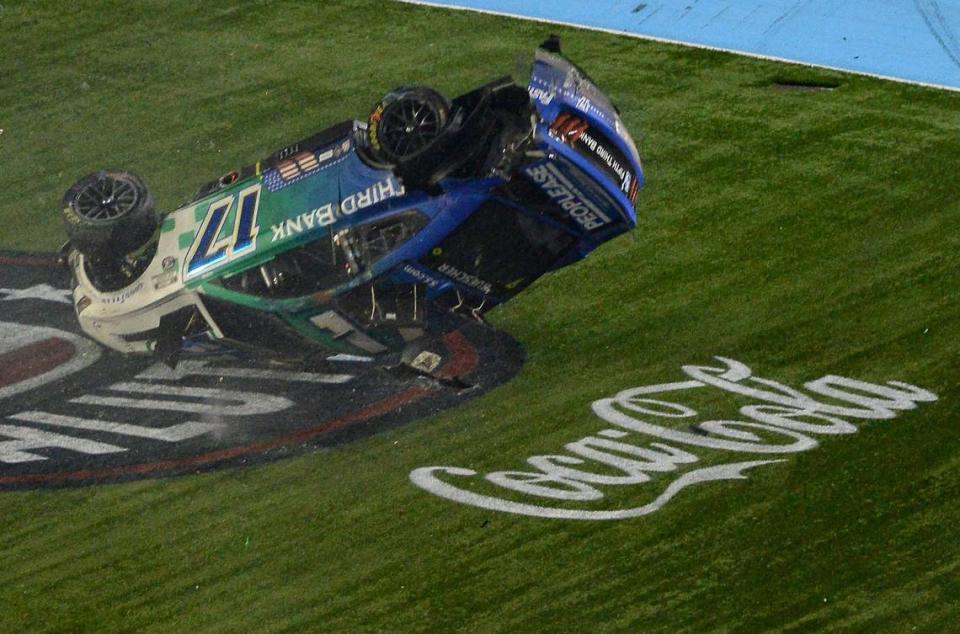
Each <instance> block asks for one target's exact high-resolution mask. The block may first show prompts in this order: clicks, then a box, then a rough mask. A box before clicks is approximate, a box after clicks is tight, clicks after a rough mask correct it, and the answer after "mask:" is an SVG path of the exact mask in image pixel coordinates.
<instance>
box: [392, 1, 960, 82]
mask: <svg viewBox="0 0 960 634" xmlns="http://www.w3.org/2000/svg"><path fill="white" fill-rule="evenodd" d="M403 1H405V2H410V3H412V4H425V5H432V6H444V7H451V8H468V9H474V10H481V11H486V12H493V13H500V14H505V15H512V16H516V17H526V18H532V19H536V20H542V21H548V22H556V23H564V24H570V25H576V26H584V27H587V28H593V29H600V30H605V31H613V32H617V33H623V34H626V35H632V36H637V37H642V38H651V39H660V40H667V41H671V42H677V43H681V44H691V45H695V46H703V47H709V48H718V49H723V50H728V51H733V52H738V53H744V54H748V55H755V56H762V57H770V58H776V59H782V60H788V61H794V62H799V63H803V64H811V65H816V66H823V67H828V68H835V69H841V70H847V71H852V72H856V73H864V74H869V75H876V76H881V77H886V78H891V79H897V80H901V81H908V82H916V83H922V84H928V85H933V86H937V87H942V88H949V89H952V90H960V36H958V32H960V2H957V1H956V0H884V1H883V2H878V1H876V0H873V1H870V0H646V1H645V2H640V1H638V0H632V1H630V2H627V1H626V0H591V1H590V2H584V1H583V0H552V1H551V2H543V1H542V0H430V1H420V0H403ZM545 31H546V29H545Z"/></svg>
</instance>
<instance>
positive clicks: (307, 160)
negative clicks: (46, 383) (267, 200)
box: [263, 140, 350, 192]
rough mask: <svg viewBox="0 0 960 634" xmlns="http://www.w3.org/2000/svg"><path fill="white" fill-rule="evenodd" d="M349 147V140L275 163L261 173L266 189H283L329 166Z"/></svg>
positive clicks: (340, 157) (341, 156) (272, 190)
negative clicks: (272, 166) (273, 166)
mask: <svg viewBox="0 0 960 634" xmlns="http://www.w3.org/2000/svg"><path fill="white" fill-rule="evenodd" d="M349 149H350V141H349V140H347V141H344V142H343V143H340V144H337V145H334V146H330V147H326V148H324V149H322V150H319V151H315V152H309V151H304V152H299V153H298V154H295V155H293V156H291V157H290V158H287V159H284V160H282V161H280V162H279V163H277V166H276V167H275V168H273V169H268V170H266V171H265V172H264V174H263V182H264V184H265V185H266V186H267V189H268V190H270V191H271V192H275V191H277V190H279V189H283V188H284V187H286V186H287V185H292V184H293V183H295V182H297V181H299V180H301V179H303V178H305V177H307V176H309V175H310V174H311V173H313V172H316V171H317V170H318V169H320V168H321V167H329V166H330V165H334V164H336V163H338V162H339V160H334V159H342V158H343V155H344V154H346V153H347V151H348V150H349Z"/></svg>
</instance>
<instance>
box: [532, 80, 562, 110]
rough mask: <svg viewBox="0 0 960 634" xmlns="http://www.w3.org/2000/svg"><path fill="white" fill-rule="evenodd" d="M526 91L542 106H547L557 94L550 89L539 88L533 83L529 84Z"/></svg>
mask: <svg viewBox="0 0 960 634" xmlns="http://www.w3.org/2000/svg"><path fill="white" fill-rule="evenodd" d="M527 91H528V92H529V93H530V97H531V98H532V99H534V100H536V101H539V102H540V103H541V104H543V105H544V106H549V105H550V104H551V103H553V100H554V98H555V97H556V96H557V93H555V92H554V91H552V90H549V89H546V88H540V87H538V86H534V85H531V86H529V87H528V88H527Z"/></svg>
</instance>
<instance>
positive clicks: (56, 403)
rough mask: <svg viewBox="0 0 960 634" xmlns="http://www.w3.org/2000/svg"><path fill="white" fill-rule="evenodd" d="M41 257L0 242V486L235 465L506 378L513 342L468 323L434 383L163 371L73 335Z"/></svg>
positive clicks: (335, 369)
mask: <svg viewBox="0 0 960 634" xmlns="http://www.w3.org/2000/svg"><path fill="white" fill-rule="evenodd" d="M67 283H68V279H67V274H66V272H65V271H63V270H62V269H61V268H59V267H58V266H57V265H56V262H55V260H54V259H53V257H52V256H46V255H30V254H14V253H0V490H3V489H6V490H9V489H22V488H37V487H50V486H80V485H89V484H95V483H104V482H119V481H125V480H131V479H138V478H150V477H167V476H173V475H181V474H186V473H194V472H198V471H204V470H208V469H214V468H221V467H227V466H238V465H241V464H248V463H252V462H257V461H262V460H272V459H277V458H282V457H285V456H290V455H295V454H297V453H300V452H303V451H304V450H309V449H311V448H316V447H323V446H332V445H337V444H341V443H344V442H349V441H351V440H355V439H358V438H362V437H365V436H368V435H370V434H372V433H375V432H377V431H380V430H383V429H386V428H389V427H395V426H399V425H403V424H406V423H409V422H412V421H414V420H417V419H419V418H423V417H425V416H429V415H432V414H435V413H437V412H439V411H441V410H444V409H448V408H451V407H455V406H456V405H458V404H460V403H462V402H464V401H465V400H467V399H470V398H473V397H475V396H478V395H480V394H482V393H484V392H485V391H487V390H488V389H490V388H492V387H494V386H496V385H498V384H500V383H503V382H505V381H507V380H509V379H510V378H512V377H513V376H514V375H515V374H516V373H517V372H518V371H519V369H520V367H521V366H522V364H523V350H522V348H521V347H520V345H519V344H518V343H517V342H516V341H514V340H513V339H512V338H510V337H509V336H508V335H506V334H505V333H503V332H499V331H496V330H494V329H492V328H490V327H486V326H482V325H480V324H467V325H465V326H464V327H463V328H461V329H460V330H457V331H456V332H454V333H452V334H450V335H448V336H447V337H445V338H444V340H443V345H444V347H445V349H446V350H445V357H444V364H443V366H442V368H441V373H442V374H444V375H446V376H449V377H459V378H461V379H463V380H464V381H465V382H466V383H469V384H470V385H472V386H473V387H472V388H470V389H467V390H462V389H456V388H454V387H449V386H444V385H441V384H440V383H438V382H437V381H434V380H426V379H423V378H420V377H417V376H416V375H414V374H413V373H404V372H398V371H391V370H385V369H384V368H382V367H380V366H379V364H377V363H376V362H370V361H364V360H361V359H360V358H351V357H339V358H338V357H334V358H332V359H331V360H329V361H327V362H326V364H325V365H324V366H323V367H311V368H309V369H304V368H297V367H292V366H288V365H278V364H276V363H271V362H269V361H265V360H256V359H251V358H249V357H237V356H235V355H229V354H223V353H214V354H209V355H206V356H204V355H200V354H195V355H191V354H187V355H184V356H183V357H182V359H181V362H180V363H179V364H178V366H177V368H176V369H175V370H171V369H169V368H167V367H166V366H163V365H162V364H158V363H155V362H154V361H153V360H151V359H149V358H146V357H133V356H124V355H121V354H119V353H116V352H113V351H111V350H107V349H105V348H103V347H101V346H99V345H98V344H95V343H93V342H92V341H91V340H89V339H88V338H86V337H84V336H83V335H82V334H81V333H80V330H79V326H78V325H77V322H76V318H75V316H74V311H73V305H72V299H71V296H70V293H69V292H67V291H66V290H65V289H66V288H67Z"/></svg>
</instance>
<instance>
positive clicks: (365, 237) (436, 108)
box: [63, 39, 643, 363]
mask: <svg viewBox="0 0 960 634" xmlns="http://www.w3.org/2000/svg"><path fill="white" fill-rule="evenodd" d="M642 185H643V173H642V171H641V165H640V160H639V157H638V154H637V149H636V147H635V145H634V142H633V141H632V139H631V138H630V135H629V133H628V132H627V130H626V128H625V127H624V125H623V123H622V122H621V120H620V117H619V115H618V111H617V110H616V108H615V107H614V106H613V105H612V104H611V103H610V101H609V100H608V99H607V98H606V97H605V96H604V95H603V94H602V93H601V92H600V90H599V89H598V88H597V87H596V86H595V85H594V83H593V82H592V81H591V80H590V79H589V78H588V76H587V75H586V74H585V73H584V72H583V71H581V70H580V69H578V68H577V67H576V66H575V65H574V64H572V63H571V62H569V61H568V60H567V59H566V58H565V57H563V56H562V55H561V53H560V50H559V45H558V43H557V41H556V40H555V39H551V40H548V42H546V43H545V44H544V45H543V46H542V47H541V48H539V49H538V50H537V53H536V56H535V58H534V62H533V68H532V72H531V76H530V81H529V84H528V85H527V86H520V85H518V84H517V83H515V82H514V81H513V80H512V79H511V78H510V77H506V78H504V79H501V80H497V81H494V82H492V83H490V84H487V85H485V86H482V87H480V88H478V89H476V90H473V91H471V92H469V93H467V94H464V95H462V96H460V97H457V98H456V99H453V100H452V101H448V100H447V99H446V98H444V97H443V96H442V95H440V94H439V93H437V92H436V91H434V90H432V89H429V88H425V87H403V88H399V89H396V90H394V91H392V92H390V93H389V94H387V95H386V96H385V97H384V98H383V99H382V100H381V101H380V102H379V103H378V104H377V105H376V107H375V108H374V110H373V112H372V114H371V115H370V116H369V118H368V120H367V122H366V123H363V122H359V121H347V122H344V123H341V124H339V125H335V126H333V127H330V128H328V129H326V130H323V131H322V132H319V133H318V134H316V135H314V136H311V137H310V138H307V139H305V140H303V141H300V142H299V143H295V144H293V145H290V146H289V147H286V148H284V149H282V150H280V151H278V152H276V153H275V154H273V155H272V156H270V157H268V158H267V159H264V160H262V161H260V162H258V163H256V164H254V165H252V166H248V167H245V168H243V169H239V170H235V171H232V172H230V173H228V174H226V175H225V176H223V177H222V178H220V179H218V180H216V181H213V182H211V183H209V184H207V185H205V186H204V187H202V188H201V189H200V191H199V192H198V194H197V195H196V196H195V197H194V199H193V200H192V201H191V202H189V203H188V204H186V205H185V206H183V207H181V208H179V209H177V210H175V211H172V212H170V213H167V214H165V215H160V214H158V213H157V212H156V211H155V210H154V207H153V203H152V199H151V195H150V193H149V191H148V190H147V188H146V187H145V186H144V184H143V182H142V181H141V180H140V179H139V178H138V177H137V176H135V175H133V174H130V173H128V172H119V171H100V172H97V173H95V174H91V175H90V176H87V177H86V178H84V179H82V180H80V181H79V182H77V183H76V184H75V185H74V186H73V187H71V188H70V189H69V190H68V191H67V193H66V194H65V196H64V201H63V216H64V224H65V227H66V230H67V234H68V237H69V242H68V243H67V245H65V249H64V254H65V259H66V262H67V263H68V266H69V268H70V270H71V272H72V275H73V280H74V282H73V284H74V287H73V298H74V304H75V307H76V312H77V316H78V318H79V321H80V325H81V327H82V329H83V330H84V331H85V332H86V333H87V334H88V335H90V336H91V337H93V338H94V339H96V340H97V341H99V342H101V343H102V344H104V345H106V346H108V347H110V348H113V349H116V350H119V351H121V352H129V353H149V354H154V355H156V356H157V357H158V358H161V359H164V360H166V361H168V362H171V363H172V362H175V359H176V357H177V355H178V354H179V353H180V351H181V350H182V349H184V348H189V347H190V346H192V345H198V344H202V345H209V342H211V341H212V342H218V341H221V342H225V343H228V344H233V345H234V346H237V347H240V348H244V347H248V348H250V347H252V348H254V349H257V348H267V349H268V350H267V351H268V352H274V353H281V354H283V355H285V357H286V358H288V359H294V360H301V361H306V360H309V359H310V358H313V357H314V355H324V356H325V355H330V354H335V353H347V354H356V355H367V356H369V355H377V354H379V353H383V352H387V351H401V350H403V349H404V348H409V346H410V345H412V342H416V341H418V340H420V341H421V345H422V341H424V340H427V339H429V338H430V336H434V335H436V334H441V333H442V332H444V331H449V330H450V329H452V328H455V327H457V324H458V319H459V323H462V319H463V318H464V317H466V318H468V319H474V318H475V319H480V318H481V316H482V315H483V313H485V312H486V311H488V310H490V309H491V308H493V307H495V306H497V305H498V304H500V303H502V302H504V301H506V300H508V299H510V298H512V297H513V296H515V295H516V294H517V293H519V292H520V291H521V290H523V289H524V288H525V287H527V286H528V285H530V283H532V282H533V281H534V280H536V279H537V278H538V277H540V276H541V275H543V274H544V273H546V272H548V271H551V270H554V269H557V268H560V267H563V266H566V265H568V264H571V263H573V262H575V261H577V260H579V259H581V258H583V257H584V256H586V255H587V254H588V253H589V252H591V251H593V250H594V249H596V248H597V247H598V246H599V245H600V244H601V243H603V242H605V241H607V240H610V239H611V238H613V237H615V236H617V235H619V234H621V233H624V232H625V231H628V230H629V229H631V228H633V227H634V226H635V225H636V215H635V201H636V197H637V193H638V190H639V189H640V188H641V187H642ZM457 315H459V316H460V317H459V318H458V317H456V316H457ZM204 342H207V343H204Z"/></svg>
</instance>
